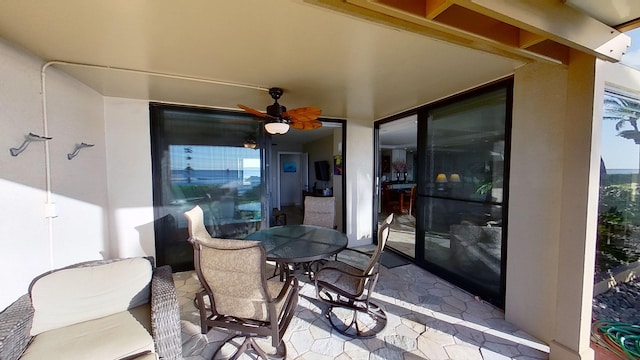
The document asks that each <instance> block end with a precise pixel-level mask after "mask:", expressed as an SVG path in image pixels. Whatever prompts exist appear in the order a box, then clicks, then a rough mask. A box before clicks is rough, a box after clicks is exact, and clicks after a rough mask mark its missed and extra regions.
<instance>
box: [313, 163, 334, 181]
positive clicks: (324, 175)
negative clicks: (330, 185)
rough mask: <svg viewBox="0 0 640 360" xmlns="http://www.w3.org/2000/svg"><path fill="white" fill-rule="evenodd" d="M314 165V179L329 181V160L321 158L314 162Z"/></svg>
mask: <svg viewBox="0 0 640 360" xmlns="http://www.w3.org/2000/svg"><path fill="white" fill-rule="evenodd" d="M315 167H316V180H319V181H329V180H331V172H330V171H329V168H330V166H329V162H328V161H327V160H321V161H316V162H315Z"/></svg>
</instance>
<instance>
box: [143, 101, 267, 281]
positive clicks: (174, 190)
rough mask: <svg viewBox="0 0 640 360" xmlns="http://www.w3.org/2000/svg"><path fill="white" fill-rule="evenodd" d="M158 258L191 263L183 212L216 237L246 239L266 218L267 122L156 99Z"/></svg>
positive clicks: (180, 266) (177, 266)
mask: <svg viewBox="0 0 640 360" xmlns="http://www.w3.org/2000/svg"><path fill="white" fill-rule="evenodd" d="M151 120H152V132H153V134H152V157H153V178H154V186H153V192H154V194H153V195H154V210H155V218H156V219H157V220H156V224H155V226H154V228H155V238H156V258H157V259H156V260H157V262H158V265H165V264H169V265H171V266H172V267H173V269H174V271H182V270H188V269H192V268H193V250H192V248H191V245H190V244H189V243H188V242H187V239H188V231H187V223H186V219H185V217H184V215H183V214H184V212H185V211H187V210H190V209H191V208H193V207H194V206H196V205H199V206H200V207H201V208H202V210H203V212H204V221H205V225H206V226H207V229H208V231H209V233H210V234H212V236H215V237H220V238H244V237H245V236H246V235H248V234H250V233H252V232H255V231H256V230H257V229H259V228H260V227H261V226H262V225H263V224H262V223H263V222H264V223H265V224H264V225H265V226H267V225H268V222H267V221H266V220H267V219H268V215H265V214H268V211H267V209H268V207H267V206H268V201H266V199H267V196H265V195H263V194H267V191H266V184H265V180H264V179H265V176H264V163H265V162H264V158H265V153H264V148H265V146H264V143H265V140H266V139H265V138H264V134H263V133H262V126H261V125H262V123H261V122H259V121H256V120H254V119H253V118H250V117H247V116H246V115H244V114H230V113H224V112H216V111H211V110H205V109H194V108H182V107H172V106H166V105H151Z"/></svg>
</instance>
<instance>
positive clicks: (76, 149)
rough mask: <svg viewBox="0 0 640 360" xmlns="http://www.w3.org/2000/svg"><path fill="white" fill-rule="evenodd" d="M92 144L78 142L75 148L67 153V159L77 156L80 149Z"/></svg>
mask: <svg viewBox="0 0 640 360" xmlns="http://www.w3.org/2000/svg"><path fill="white" fill-rule="evenodd" d="M92 146H93V144H87V143H80V144H76V147H75V148H74V149H73V152H72V153H69V154H67V159H69V160H71V159H73V158H74V157H76V155H78V153H79V152H80V149H84V148H86V147H92Z"/></svg>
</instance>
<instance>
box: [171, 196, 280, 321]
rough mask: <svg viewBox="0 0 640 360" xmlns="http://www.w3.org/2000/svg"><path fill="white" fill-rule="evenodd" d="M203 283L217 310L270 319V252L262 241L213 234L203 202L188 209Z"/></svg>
mask: <svg viewBox="0 0 640 360" xmlns="http://www.w3.org/2000/svg"><path fill="white" fill-rule="evenodd" d="M184 216H185V217H186V218H187V221H188V224H189V236H190V238H189V242H190V243H191V244H192V245H193V250H194V254H193V255H194V256H193V258H194V259H193V260H194V267H195V270H196V273H197V274H198V277H199V279H200V283H201V284H202V286H203V287H204V288H205V290H206V291H207V293H208V294H209V295H210V296H211V299H212V302H213V304H212V308H213V311H214V312H215V313H216V314H220V315H227V316H235V317H239V318H244V319H254V320H260V321H268V320H269V313H268V305H267V304H268V302H269V301H270V298H269V295H268V294H269V292H268V291H267V280H266V279H267V278H266V270H265V264H266V261H267V255H266V252H265V250H264V247H263V246H262V244H261V243H260V242H259V241H246V240H235V239H217V238H212V237H211V236H210V235H209V233H208V232H207V229H206V228H205V226H204V220H203V212H202V209H201V208H200V206H198V205H196V206H195V207H194V208H193V209H191V210H189V211H187V212H185V213H184Z"/></svg>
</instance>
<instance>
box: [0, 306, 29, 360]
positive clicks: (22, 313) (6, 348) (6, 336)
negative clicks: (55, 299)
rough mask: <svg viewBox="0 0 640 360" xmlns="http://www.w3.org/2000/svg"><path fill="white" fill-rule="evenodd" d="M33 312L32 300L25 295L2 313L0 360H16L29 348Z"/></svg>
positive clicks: (0, 316) (0, 318)
mask: <svg viewBox="0 0 640 360" xmlns="http://www.w3.org/2000/svg"><path fill="white" fill-rule="evenodd" d="M33 312H34V310H33V306H31V298H30V297H29V295H28V294H25V295H22V296H21V297H20V298H18V300H16V301H15V302H14V303H13V304H11V305H9V307H7V308H6V309H5V310H4V311H3V312H2V313H0V360H16V359H18V358H20V355H22V353H23V352H24V350H25V349H26V348H27V345H28V344H29V341H31V335H30V331H31V324H32V322H33Z"/></svg>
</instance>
